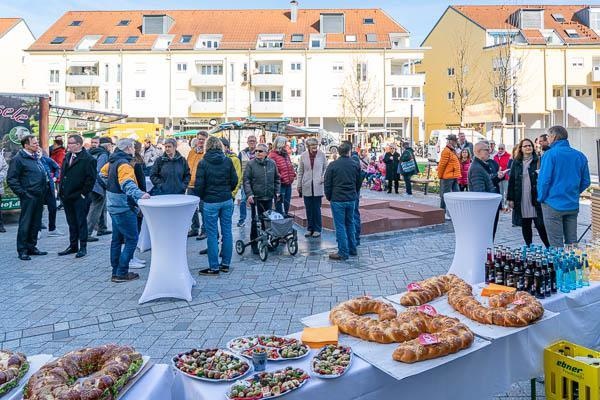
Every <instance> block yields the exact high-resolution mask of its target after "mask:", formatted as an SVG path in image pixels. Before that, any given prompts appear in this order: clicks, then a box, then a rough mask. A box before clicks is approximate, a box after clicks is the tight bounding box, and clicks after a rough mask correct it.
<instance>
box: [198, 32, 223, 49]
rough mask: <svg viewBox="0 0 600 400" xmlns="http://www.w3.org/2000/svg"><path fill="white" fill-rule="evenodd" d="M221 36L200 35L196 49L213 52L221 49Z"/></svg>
mask: <svg viewBox="0 0 600 400" xmlns="http://www.w3.org/2000/svg"><path fill="white" fill-rule="evenodd" d="M222 38H223V35H200V36H198V41H197V42H196V46H195V48H196V49H202V50H213V49H218V48H219V47H221V39H222Z"/></svg>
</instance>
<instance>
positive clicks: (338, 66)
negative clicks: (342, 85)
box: [333, 63, 344, 72]
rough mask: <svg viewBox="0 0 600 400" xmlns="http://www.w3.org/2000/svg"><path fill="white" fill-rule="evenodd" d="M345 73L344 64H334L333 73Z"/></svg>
mask: <svg viewBox="0 0 600 400" xmlns="http://www.w3.org/2000/svg"><path fill="white" fill-rule="evenodd" d="M342 71H344V64H342V63H334V64H333V72H342Z"/></svg>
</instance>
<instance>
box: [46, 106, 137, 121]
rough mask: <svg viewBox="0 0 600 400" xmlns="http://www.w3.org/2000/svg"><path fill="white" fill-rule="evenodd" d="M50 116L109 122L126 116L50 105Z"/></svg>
mask: <svg viewBox="0 0 600 400" xmlns="http://www.w3.org/2000/svg"><path fill="white" fill-rule="evenodd" d="M50 116H52V117H58V118H59V119H60V118H66V119H75V120H78V121H88V122H100V123H106V124H109V123H111V122H116V121H120V120H122V119H125V118H127V115H126V114H116V113H109V112H104V111H95V110H84V109H81V108H73V107H61V106H55V105H50Z"/></svg>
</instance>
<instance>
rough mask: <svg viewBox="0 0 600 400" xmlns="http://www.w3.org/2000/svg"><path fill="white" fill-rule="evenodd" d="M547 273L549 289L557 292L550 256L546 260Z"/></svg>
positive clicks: (554, 272)
mask: <svg viewBox="0 0 600 400" xmlns="http://www.w3.org/2000/svg"><path fill="white" fill-rule="evenodd" d="M548 274H549V275H550V291H551V292H552V293H556V292H558V285H557V283H556V270H555V269H554V261H553V260H552V258H550V260H548Z"/></svg>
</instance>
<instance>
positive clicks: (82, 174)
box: [58, 135, 97, 258]
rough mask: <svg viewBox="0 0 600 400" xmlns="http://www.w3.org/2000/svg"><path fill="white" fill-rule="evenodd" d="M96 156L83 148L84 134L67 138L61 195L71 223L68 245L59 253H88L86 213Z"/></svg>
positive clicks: (79, 255) (78, 255)
mask: <svg viewBox="0 0 600 400" xmlns="http://www.w3.org/2000/svg"><path fill="white" fill-rule="evenodd" d="M96 175H97V173H96V160H95V159H94V157H92V156H91V155H90V154H89V153H88V152H87V150H86V149H84V148H83V138H82V137H81V136H79V135H71V136H69V138H68V140H67V154H66V156H65V160H64V162H63V166H62V175H61V179H60V197H61V200H62V203H63V204H64V207H65V215H66V217H67V224H68V225H69V242H70V243H69V247H67V248H66V249H65V250H64V251H61V252H60V253H58V255H59V256H65V255H67V254H74V253H76V256H75V257H77V258H81V257H84V256H85V255H86V254H87V238H88V228H87V213H88V210H89V208H90V199H89V194H90V192H91V191H92V188H93V187H94V183H95V182H96Z"/></svg>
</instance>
